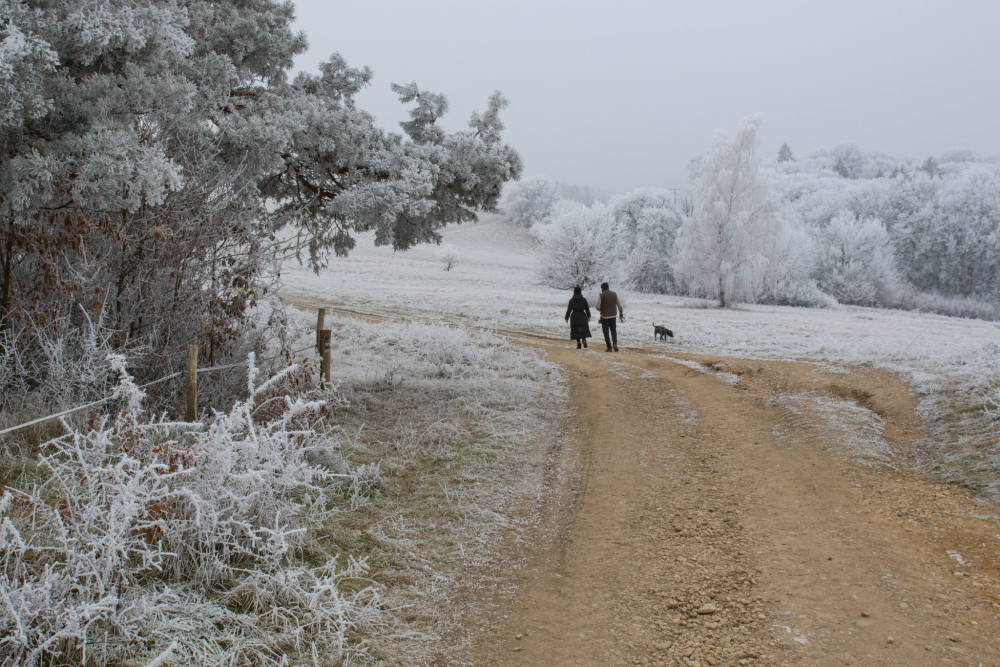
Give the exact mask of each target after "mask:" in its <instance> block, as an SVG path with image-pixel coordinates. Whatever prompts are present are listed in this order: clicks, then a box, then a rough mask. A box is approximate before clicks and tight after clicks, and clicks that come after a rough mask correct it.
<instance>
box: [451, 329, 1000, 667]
mask: <svg viewBox="0 0 1000 667" xmlns="http://www.w3.org/2000/svg"><path fill="white" fill-rule="evenodd" d="M592 342H593V343H594V345H592V346H591V348H590V349H588V350H582V351H577V350H576V349H573V348H572V347H571V345H572V343H571V342H570V341H559V342H558V343H556V342H553V341H547V342H546V341H544V340H543V339H534V341H533V342H532V343H531V344H535V345H541V346H542V347H544V348H545V350H546V352H547V354H548V356H549V357H550V358H551V359H552V360H554V361H556V362H558V363H560V364H562V365H564V366H565V367H566V368H567V369H568V371H569V372H568V375H569V378H570V382H571V395H572V400H573V403H574V409H575V419H574V420H573V421H572V423H571V424H568V425H567V436H568V437H567V438H566V442H567V444H566V445H565V446H564V447H563V448H562V450H561V453H560V460H559V461H556V462H554V463H553V470H556V469H558V470H561V471H562V472H563V474H554V473H553V474H552V475H551V481H550V488H549V489H548V494H547V505H546V507H545V511H544V512H543V513H542V515H543V516H545V517H547V518H546V519H545V520H544V522H543V524H542V525H539V526H538V527H537V533H536V535H535V538H534V539H535V542H534V545H533V546H532V547H531V548H527V549H525V548H524V547H523V546H517V547H515V546H512V547H511V549H512V551H511V554H510V561H509V562H510V563H517V564H518V565H519V567H518V568H516V569H514V568H510V569H503V568H501V570H500V571H498V572H496V573H494V576H495V577H496V578H497V581H498V582H500V583H499V584H498V585H496V586H494V587H493V590H492V592H483V591H482V590H478V591H476V592H474V593H472V592H470V594H469V596H468V598H467V599H465V600H464V601H456V604H463V605H465V606H467V610H466V613H465V614H464V616H465V619H466V627H465V628H464V629H463V630H462V631H461V634H463V635H464V636H466V637H469V638H470V639H471V642H472V644H473V646H472V649H471V653H470V655H469V656H468V657H469V660H470V661H471V662H472V663H473V664H476V665H541V666H545V667H558V666H560V665H574V666H584V665H980V664H981V665H1000V620H998V616H1000V605H998V603H1000V567H998V566H1000V520H998V518H997V516H996V513H1000V510H998V508H995V507H983V506H977V505H975V504H974V503H973V502H972V500H971V498H970V495H969V494H968V493H967V492H966V491H965V490H964V489H961V488H957V487H951V486H947V485H943V484H940V483H937V482H934V481H931V480H928V479H925V478H922V477H920V476H917V475H915V474H913V473H911V472H908V471H907V467H906V465H905V463H906V460H907V457H908V456H911V455H912V450H913V443H914V442H915V441H917V440H919V439H920V438H921V437H923V436H924V435H925V433H924V431H923V429H922V425H921V422H920V420H919V418H918V417H917V416H916V415H915V408H916V401H915V399H914V397H913V395H912V394H911V392H910V391H909V389H908V388H907V386H906V385H905V383H903V382H902V381H901V380H900V379H899V378H898V377H896V376H893V375H890V374H887V373H884V372H880V371H875V370H871V369H863V368H834V367H831V366H828V365H825V366H824V365H817V364H808V363H795V362H765V361H742V360H737V359H723V358H705V357H692V356H690V355H679V354H677V355H672V354H671V345H670V344H669V343H656V344H655V345H654V344H653V343H652V341H650V342H649V343H648V345H646V346H645V347H643V348H635V347H632V348H628V349H625V348H623V350H622V351H621V352H620V353H617V354H616V353H606V352H604V345H603V343H598V342H596V341H592ZM667 355H670V356H671V357H672V358H666V357H667ZM682 360H683V361H686V362H687V363H686V364H685V363H682ZM692 362H695V363H692ZM693 366H697V368H696V367H693ZM699 369H704V370H699ZM705 371H709V372H705ZM831 401H832V402H833V403H832V404H834V405H840V406H846V407H851V408H854V412H853V413H851V415H853V416H850V415H849V416H850V419H848V418H846V417H845V418H844V419H840V421H838V418H837V417H836V416H834V417H831V414H830V411H829V409H828V408H827V409H823V408H822V407H821V406H823V405H829V404H831V403H830V402H831ZM861 408H863V410H862V409H861ZM857 414H862V415H869V417H870V418H869V420H868V422H867V423H855V422H851V419H855V421H856V420H857ZM873 428H874V429H875V432H878V431H879V430H880V440H879V442H881V445H882V446H883V448H884V451H883V452H882V454H883V455H882V456H881V457H879V456H874V457H866V456H864V455H861V454H859V453H858V452H857V451H853V450H852V449H851V448H850V447H847V446H846V445H845V444H844V443H848V442H853V441H855V440H858V441H865V438H868V440H869V441H870V440H871V437H870V436H871V432H872V429H873ZM865 429H868V431H867V432H866V433H867V435H866V433H861V431H865ZM862 436H863V437H862ZM869 444H871V443H869ZM880 459H881V460H880ZM566 471H569V474H565V473H566Z"/></svg>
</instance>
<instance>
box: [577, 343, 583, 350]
mask: <svg viewBox="0 0 1000 667" xmlns="http://www.w3.org/2000/svg"><path fill="white" fill-rule="evenodd" d="M581 347H583V346H582V345H580V341H577V342H576V349H578V350H579V349H580V348H581Z"/></svg>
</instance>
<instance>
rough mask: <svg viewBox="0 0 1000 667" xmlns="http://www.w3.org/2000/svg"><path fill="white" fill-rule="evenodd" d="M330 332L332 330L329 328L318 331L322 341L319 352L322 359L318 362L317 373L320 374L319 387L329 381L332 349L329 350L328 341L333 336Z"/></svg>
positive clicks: (329, 341)
mask: <svg viewBox="0 0 1000 667" xmlns="http://www.w3.org/2000/svg"><path fill="white" fill-rule="evenodd" d="M332 333H333V332H331V331H330V330H329V329H323V330H322V331H320V332H319V338H320V341H322V342H321V344H320V353H321V354H322V355H323V357H322V361H321V362H320V366H319V374H320V378H319V380H320V386H321V387H322V386H325V384H324V383H326V384H329V383H330V365H331V355H332V351H331V350H330V343H331V339H332V337H333V336H332Z"/></svg>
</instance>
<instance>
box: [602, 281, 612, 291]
mask: <svg viewBox="0 0 1000 667" xmlns="http://www.w3.org/2000/svg"><path fill="white" fill-rule="evenodd" d="M609 289H611V287H610V286H609V285H608V284H607V283H601V291H602V292H603V291H606V290H609Z"/></svg>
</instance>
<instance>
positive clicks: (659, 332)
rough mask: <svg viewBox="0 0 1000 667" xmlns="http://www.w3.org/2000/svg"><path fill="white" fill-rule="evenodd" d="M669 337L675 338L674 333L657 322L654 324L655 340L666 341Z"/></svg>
mask: <svg viewBox="0 0 1000 667" xmlns="http://www.w3.org/2000/svg"><path fill="white" fill-rule="evenodd" d="M667 336H670V337H671V338H673V337H674V332H673V331H671V330H670V329H668V328H666V327H664V326H660V325H659V324H657V323H656V322H653V338H655V339H656V340H666V339H667Z"/></svg>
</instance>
